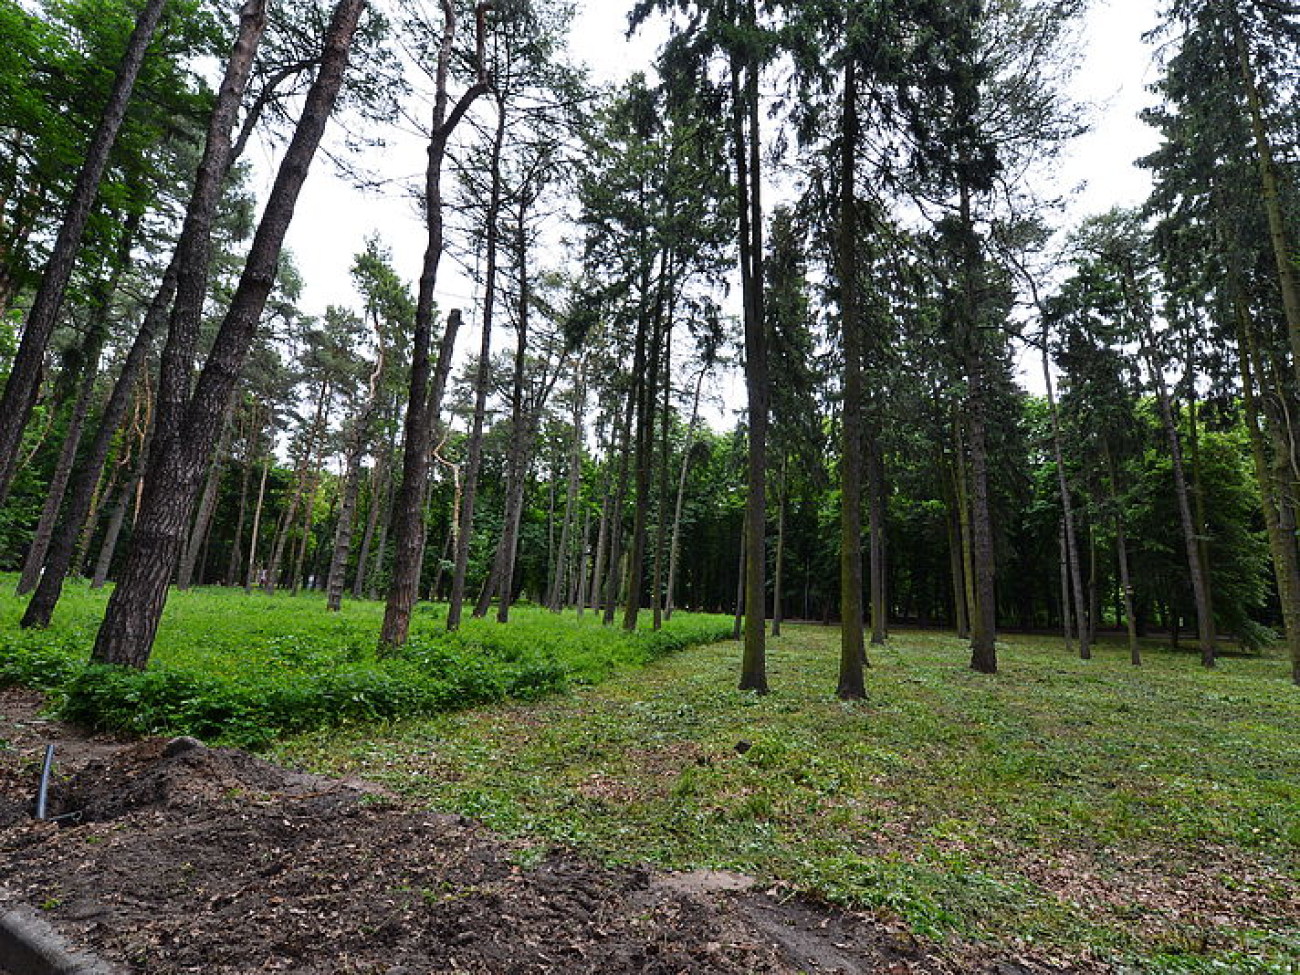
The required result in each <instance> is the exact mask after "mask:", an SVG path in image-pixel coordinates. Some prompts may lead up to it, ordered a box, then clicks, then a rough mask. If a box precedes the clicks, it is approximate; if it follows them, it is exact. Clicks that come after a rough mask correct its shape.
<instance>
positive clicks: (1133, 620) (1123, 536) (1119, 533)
mask: <svg viewBox="0 0 1300 975" xmlns="http://www.w3.org/2000/svg"><path fill="white" fill-rule="evenodd" d="M1102 450H1103V453H1104V455H1105V460H1106V476H1107V479H1108V481H1109V484H1110V504H1111V508H1112V509H1113V510H1114V512H1115V554H1116V557H1117V558H1118V559H1119V587H1120V595H1121V596H1122V597H1123V604H1124V625H1125V627H1126V628H1127V630H1128V653H1129V662H1130V663H1132V664H1133V666H1134V667H1140V666H1142V649H1141V647H1140V646H1139V645H1138V633H1137V614H1136V613H1135V612H1134V610H1133V580H1132V579H1131V578H1130V577H1129V563H1128V533H1127V532H1126V531H1125V528H1124V509H1123V508H1122V507H1121V503H1120V496H1119V475H1118V474H1117V473H1116V470H1115V458H1114V457H1113V456H1112V455H1111V452H1110V444H1109V443H1104V442H1103V444H1102Z"/></svg>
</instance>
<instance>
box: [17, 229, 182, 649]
mask: <svg viewBox="0 0 1300 975" xmlns="http://www.w3.org/2000/svg"><path fill="white" fill-rule="evenodd" d="M175 293H176V257H175V255H173V257H172V260H171V262H170V264H169V266H168V268H167V271H166V273H164V275H163V280H162V283H161V285H160V286H159V288H158V291H157V293H156V294H155V295H154V297H153V300H152V301H151V302H150V303H149V307H148V309H147V310H146V311H145V315H144V320H143V321H142V322H141V324H140V330H139V331H138V332H137V333H136V336H135V339H134V340H132V342H131V347H130V349H129V350H128V351H127V354H126V359H125V360H124V361H123V363H122V368H121V371H119V373H118V375H117V380H116V381H115V382H114V383H113V391H112V392H111V393H110V394H109V397H108V403H107V404H106V405H105V407H104V412H103V415H102V416H101V417H100V419H99V427H98V428H97V429H96V431H95V438H94V440H92V441H91V445H90V449H89V450H88V451H87V452H86V456H85V458H84V460H83V462H82V463H81V464H80V465H79V466H78V468H77V469H76V471H75V472H74V474H73V477H72V483H71V486H70V488H69V489H68V492H67V495H68V496H67V503H66V504H65V505H64V509H63V518H62V520H61V521H60V522H59V525H58V527H57V528H56V529H55V532H54V535H53V538H52V539H51V542H50V547H49V551H48V552H47V554H46V557H45V571H44V572H43V573H42V574H41V578H40V582H39V583H38V584H37V586H36V592H35V593H34V594H33V595H32V598H31V601H30V602H28V604H27V609H26V611H25V612H24V613H23V619H22V626H23V627H25V628H29V627H35V628H44V627H47V626H49V625H50V620H51V619H52V618H53V616H54V608H55V606H57V605H58V602H59V598H60V597H61V596H62V594H63V583H64V581H65V580H66V579H67V577H68V572H69V571H71V569H72V567H73V566H74V565H75V566H77V567H78V569H80V567H81V566H82V565H84V564H85V558H84V554H83V555H82V556H81V557H78V555H77V540H78V536H80V535H82V533H83V529H86V528H88V527H90V526H91V523H92V522H93V518H91V509H92V507H93V505H94V498H95V491H96V489H97V487H98V486H99V482H100V479H101V477H102V475H103V472H104V465H105V464H106V463H107V461H108V455H109V453H110V451H111V450H112V448H113V438H114V437H115V436H116V435H117V431H118V428H119V427H120V426H121V425H122V421H123V419H125V417H126V412H127V408H128V407H129V406H130V404H131V396H132V393H133V392H134V390H135V388H136V385H137V381H138V380H139V378H140V374H141V372H142V371H144V366H145V363H146V362H147V361H148V358H149V353H150V350H151V349H152V348H153V342H154V337H155V335H156V334H157V332H158V329H159V328H160V327H161V326H162V323H163V321H164V320H165V319H166V317H167V311H168V309H169V308H170V307H171V302H172V297H173V296H174V294H175ZM86 544H87V545H89V539H87V541H86Z"/></svg>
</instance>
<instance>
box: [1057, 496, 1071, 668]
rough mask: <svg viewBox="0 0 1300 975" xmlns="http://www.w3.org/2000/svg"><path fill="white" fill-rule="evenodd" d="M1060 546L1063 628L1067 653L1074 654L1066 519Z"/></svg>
mask: <svg viewBox="0 0 1300 975" xmlns="http://www.w3.org/2000/svg"><path fill="white" fill-rule="evenodd" d="M1057 534H1058V536H1059V538H1058V544H1059V545H1060V550H1061V628H1062V630H1063V631H1064V640H1065V652H1066V653H1073V652H1074V630H1073V627H1072V625H1071V613H1070V548H1069V542H1068V541H1067V540H1066V537H1065V518H1064V517H1062V518H1061V527H1060V530H1059V531H1058V533H1057Z"/></svg>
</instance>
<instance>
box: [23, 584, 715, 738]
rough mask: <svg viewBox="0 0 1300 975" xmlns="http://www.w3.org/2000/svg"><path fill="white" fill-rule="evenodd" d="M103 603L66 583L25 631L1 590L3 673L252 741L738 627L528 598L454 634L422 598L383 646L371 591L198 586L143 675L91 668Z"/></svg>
mask: <svg viewBox="0 0 1300 975" xmlns="http://www.w3.org/2000/svg"><path fill="white" fill-rule="evenodd" d="M4 588H5V589H6V590H8V591H12V589H11V586H9V585H6V586H5V587H4ZM103 603H104V595H103V594H101V593H92V592H90V591H89V590H88V589H86V588H84V587H81V586H73V587H70V588H69V592H68V595H67V596H66V597H65V599H64V602H63V604H62V605H61V606H60V611H59V615H58V617H57V619H56V622H55V625H54V626H52V627H51V628H50V629H49V630H45V631H24V630H21V629H19V627H18V625H17V621H18V619H19V616H20V613H21V604H20V602H19V601H18V600H16V599H14V598H12V597H11V596H4V597H0V685H4V684H22V685H25V686H29V687H35V688H39V689H42V690H45V691H48V692H50V694H51V695H52V696H53V697H54V699H55V701H56V704H57V706H58V709H59V712H60V714H61V715H62V716H63V717H65V718H68V719H70V720H75V721H77V722H80V723H83V724H86V725H88V726H90V727H94V728H98V729H103V730H113V731H126V732H133V733H139V734H189V735H194V736H196V737H199V738H202V739H203V740H205V741H210V742H218V743H223V744H232V745H240V746H243V747H248V748H263V747H265V746H267V745H268V744H269V743H271V742H272V741H273V740H275V739H276V738H278V737H280V736H282V735H285V734H289V733H296V732H303V731H309V730H312V729H315V728H321V727H332V726H337V725H341V724H349V723H359V722H360V723H373V722H385V721H393V720H396V719H399V718H409V717H418V716H429V715H434V714H439V713H442V712H446V711H453V710H457V709H463V708H469V707H475V706H480V705H484V704H490V703H494V702H499V701H504V700H535V699H538V698H540V697H543V696H545V695H548V694H553V693H556V692H560V691H563V690H565V689H567V688H569V687H571V686H573V685H583V684H593V683H597V682H599V681H601V680H605V679H606V678H608V677H609V676H610V675H611V674H613V673H615V672H616V671H617V670H618V669H620V668H624V667H636V666H642V665H644V664H646V663H649V662H650V661H652V660H655V659H657V658H659V657H662V656H664V655H666V654H669V653H673V652H676V651H679V650H681V649H683V648H684V647H686V646H689V645H691V644H694V643H701V642H709V641H713V640H718V639H721V638H723V637H729V636H730V633H731V622H730V621H729V620H722V619H719V618H718V617H708V616H699V615H690V614H678V615H676V616H674V618H673V620H672V621H671V622H670V623H669V624H668V625H667V626H665V627H664V629H662V630H660V631H658V632H655V631H653V630H651V629H649V628H648V627H643V628H641V629H639V630H638V631H637V632H635V633H626V632H624V631H623V630H621V629H619V628H617V627H604V626H602V625H601V624H600V621H599V620H598V619H597V618H596V617H595V616H594V615H593V614H590V613H588V614H586V615H585V616H584V617H583V618H581V619H579V618H578V617H577V616H576V614H572V613H569V614H564V615H558V614H554V613H550V612H547V611H545V610H542V609H537V608H535V607H526V606H521V607H517V608H515V609H513V610H512V613H511V621H510V622H509V623H508V624H505V625H502V624H498V623H496V622H495V621H490V620H467V621H466V622H465V624H464V625H463V626H462V628H461V629H460V630H459V631H458V632H456V633H447V632H446V630H445V629H444V626H443V620H444V619H445V607H442V606H438V605H422V606H421V607H419V608H418V610H417V612H416V614H415V618H414V620H413V624H412V628H411V639H410V642H409V644H408V645H407V646H406V647H405V648H404V649H403V650H402V651H401V652H400V653H399V654H396V655H394V656H388V657H383V658H379V657H377V656H376V653H375V641H376V638H377V635H378V632H379V623H380V620H381V617H382V612H383V607H382V606H381V605H379V604H377V603H366V602H359V603H348V604H345V606H344V610H343V612H341V613H338V614H332V613H327V612H326V610H325V607H324V602H323V600H322V599H321V598H320V597H319V596H318V595H316V594H311V595H300V596H287V595H277V596H272V597H268V596H265V595H262V594H260V593H255V594H245V593H243V592H242V591H228V590H218V589H209V590H203V589H200V590H194V591H190V592H184V593H173V594H172V596H171V599H170V600H169V602H168V606H167V612H166V615H165V617H164V620H163V624H162V626H161V628H160V630H159V634H158V640H157V643H156V646H155V650H154V654H153V657H152V659H151V661H150V666H149V668H148V669H147V670H145V671H143V672H139V671H135V670H130V669H126V668H119V667H103V666H88V665H87V664H86V660H87V656H88V653H89V649H90V647H91V645H92V644H93V642H94V635H95V628H96V627H97V625H98V622H99V620H100V618H101V617H102V615H103V608H104V606H103Z"/></svg>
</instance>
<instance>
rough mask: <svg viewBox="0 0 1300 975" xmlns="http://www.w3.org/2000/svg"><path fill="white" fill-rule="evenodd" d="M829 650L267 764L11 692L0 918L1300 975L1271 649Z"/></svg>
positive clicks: (514, 960) (364, 947)
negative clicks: (1206, 659) (743, 686)
mask: <svg viewBox="0 0 1300 975" xmlns="http://www.w3.org/2000/svg"><path fill="white" fill-rule="evenodd" d="M837 644H838V640H837V633H836V632H835V631H833V630H829V629H825V628H822V627H817V626H795V627H788V628H787V632H786V635H784V636H782V637H781V638H778V639H774V640H772V641H770V656H769V677H770V680H771V683H772V687H773V693H772V694H770V695H768V696H766V697H761V698H760V697H755V696H752V695H748V694H741V693H740V692H737V691H735V690H734V684H735V667H736V663H737V660H738V651H737V647H736V645H735V644H734V643H722V644H716V645H713V646H707V647H700V648H695V649H690V650H687V651H685V652H681V653H677V654H673V655H672V656H669V657H667V658H664V659H661V660H658V661H656V662H653V663H651V664H649V665H648V666H628V667H622V668H620V669H618V670H616V671H615V672H614V674H613V676H612V677H610V678H608V679H604V680H601V681H600V682H599V683H596V684H595V685H593V686H577V687H575V688H574V689H573V690H571V691H570V692H569V693H565V694H560V695H556V696H552V697H547V698H545V699H543V700H539V701H534V702H531V703H526V702H513V703H511V702H506V703H499V704H495V705H492V706H489V707H483V708H478V709H474V710H470V711H464V712H459V713H453V714H446V715H440V716H435V717H433V718H420V719H409V720H402V721H395V722H392V723H387V724H377V723H373V722H365V723H356V724H353V725H349V726H346V727H342V728H334V729H322V730H319V731H316V732H313V733H311V734H305V735H301V736H299V737H296V738H289V739H286V740H284V741H282V742H281V743H279V744H277V745H276V746H275V747H274V748H273V749H272V751H271V752H270V753H269V754H268V755H267V756H266V758H268V759H269V760H270V762H275V763H278V764H270V763H269V762H268V761H264V760H263V759H260V758H256V757H253V756H251V755H249V754H246V753H244V752H240V751H235V750H228V749H220V748H195V749H190V750H184V751H178V752H175V753H173V754H168V753H167V752H166V745H165V741H164V740H163V739H158V738H146V739H142V740H120V741H119V740H114V739H111V738H105V737H96V736H88V735H86V734H84V733H82V732H80V731H78V730H77V729H75V728H72V727H69V726H67V725H64V724H61V723H59V722H57V721H53V720H50V719H48V718H46V717H44V716H42V715H40V714H39V713H38V705H39V702H40V698H39V696H38V695H35V694H34V693H32V692H30V691H23V690H17V689H10V690H7V691H3V692H0V797H2V798H0V910H3V909H4V907H5V906H6V905H8V904H12V903H18V902H21V903H25V904H27V905H30V906H31V907H33V908H35V909H37V910H39V911H40V913H41V914H42V915H43V916H44V917H45V918H47V919H48V920H49V921H50V922H51V923H53V924H55V925H56V927H58V928H59V929H60V930H62V931H64V932H65V933H67V934H68V935H70V936H71V937H72V939H73V940H74V941H75V942H77V943H80V944H84V945H87V946H90V947H92V948H94V949H95V950H96V951H98V952H99V953H101V954H102V955H103V956H104V957H106V958H110V959H114V960H117V961H118V962H120V963H125V964H126V965H127V966H128V967H129V969H130V970H131V971H136V972H149V973H154V972H157V973H163V972H167V973H172V972H198V971H201V972H213V973H235V972H253V971H290V972H302V973H317V972H319V973H327V972H328V973H335V972H338V973H343V972H357V973H360V972H376V973H389V975H400V973H404V972H405V973H420V975H423V973H427V972H454V971H466V972H484V973H487V972H493V973H514V972H519V973H523V972H530V973H531V972H575V973H576V972H613V973H620V972H627V973H631V972H646V973H654V972H664V973H667V972H674V973H676V972H687V973H691V972H701V973H710V972H736V973H741V972H781V973H794V972H834V971H841V972H848V973H852V972H887V973H903V972H917V973H940V972H944V973H961V972H988V973H997V975H1024V973H1029V972H1035V973H1045V972H1143V973H1145V972H1152V973H1161V975H1173V973H1188V975H1191V973H1209V972H1225V971H1226V972H1241V973H1294V972H1296V971H1300V749H1297V748H1296V740H1297V732H1298V730H1300V695H1298V694H1297V693H1296V691H1295V688H1294V687H1292V686H1291V685H1290V684H1289V683H1288V682H1287V679H1286V677H1287V668H1286V665H1285V663H1284V662H1283V661H1282V660H1281V659H1280V658H1277V657H1271V656H1265V657H1228V658H1225V659H1224V660H1223V661H1222V663H1221V666H1220V667H1219V668H1218V669H1217V670H1216V671H1214V672H1204V671H1202V670H1201V668H1199V667H1198V666H1197V665H1196V661H1195V659H1194V658H1193V657H1192V656H1191V655H1190V654H1179V653H1173V652H1170V651H1168V650H1166V649H1162V648H1159V647H1157V646H1155V645H1151V646H1149V647H1148V648H1147V656H1146V661H1145V664H1144V666H1143V667H1142V668H1141V669H1135V668H1132V667H1130V666H1129V665H1128V663H1127V654H1126V652H1125V651H1124V650H1123V649H1122V648H1121V647H1118V646H1111V645H1103V646H1101V647H1099V648H1098V651H1097V654H1096V657H1095V659H1094V660H1092V661H1090V662H1082V661H1078V660H1076V659H1073V658H1071V657H1069V656H1067V655H1065V654H1064V653H1063V651H1062V650H1061V647H1060V641H1059V640H1056V641H1052V640H1050V639H1046V638H1041V637H1038V638H1027V637H1026V638H1019V637H1008V638H1007V639H1006V641H1005V642H1004V644H1003V645H1002V646H1001V648H1000V657H1001V662H1002V671H1001V673H1000V674H998V675H997V676H995V677H992V678H990V677H985V676H981V675H976V674H973V673H971V672H970V671H969V670H967V669H966V650H965V647H964V645H963V644H962V642H961V641H959V640H957V639H955V638H954V637H952V636H951V635H945V634H938V633H920V632H904V633H900V634H897V635H896V636H895V638H894V639H893V640H892V641H891V643H890V645H889V646H888V647H887V648H883V649H873V651H872V663H873V666H872V669H871V670H870V672H869V674H868V686H869V689H870V698H869V700H867V701H865V702H858V703H852V704H845V703H842V702H838V701H836V700H835V699H834V698H833V696H832V695H831V693H830V691H831V690H832V689H833V687H834V678H835V656H836V647H837ZM47 741H57V742H58V743H59V753H58V756H59V757H58V765H57V770H58V775H57V776H56V788H55V791H54V808H53V809H52V812H53V813H54V814H60V813H63V812H65V811H66V812H74V811H75V812H79V813H80V817H79V818H78V819H76V820H75V821H68V822H67V823H66V824H65V825H62V826H57V825H52V824H48V823H36V822H33V821H32V820H31V819H30V818H29V817H30V812H31V805H32V794H33V792H34V789H35V784H36V780H37V775H38V772H39V762H40V752H41V749H42V746H43V745H44V743H45V742H47ZM295 770H306V771H295Z"/></svg>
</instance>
